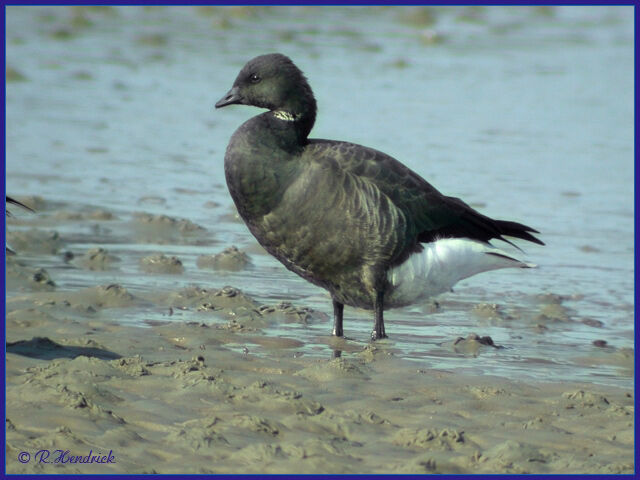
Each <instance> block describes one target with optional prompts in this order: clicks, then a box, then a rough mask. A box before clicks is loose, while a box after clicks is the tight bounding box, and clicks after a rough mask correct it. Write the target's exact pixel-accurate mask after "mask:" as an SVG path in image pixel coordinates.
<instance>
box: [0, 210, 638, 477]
mask: <svg viewBox="0 0 640 480" xmlns="http://www.w3.org/2000/svg"><path fill="white" fill-rule="evenodd" d="M24 200H25V202H27V201H28V200H29V199H24ZM92 215H93V213H87V214H84V215H80V217H79V218H78V219H76V220H77V221H82V220H86V217H90V216H92ZM56 216H57V217H58V218H59V215H58V214H50V215H42V216H41V220H40V225H38V228H32V229H26V230H24V231H26V232H30V233H28V235H26V234H24V233H23V230H18V231H16V227H12V226H11V225H10V226H9V230H10V234H9V240H10V241H13V242H14V248H18V247H21V248H24V249H26V251H29V249H31V251H32V252H33V251H35V252H41V253H39V255H45V256H47V255H54V256H53V258H54V259H58V261H59V262H63V260H64V258H67V260H69V261H70V262H71V263H72V264H73V265H76V266H77V268H82V269H84V271H86V272H88V273H87V275H89V274H90V272H95V271H100V270H101V269H105V268H107V269H108V268H117V265H118V257H117V256H114V255H111V254H108V252H106V250H104V249H103V250H99V249H90V250H89V251H88V252H87V253H86V254H85V255H77V256H73V255H71V256H73V257H74V258H69V257H70V255H66V256H65V255H64V254H63V253H62V252H64V239H61V236H60V235H58V234H56V233H55V231H53V232H52V231H50V230H47V229H46V225H47V218H51V217H53V218H56ZM114 217H115V216H114ZM37 218H38V217H37V216H36V217H31V218H30V219H27V220H28V221H30V222H32V223H35V224H37V223H38V220H37ZM136 218H142V219H143V220H142V224H145V225H147V226H149V222H150V224H151V225H152V228H153V229H156V227H157V226H158V224H161V225H165V224H167V223H172V222H169V221H167V219H160V218H157V219H155V220H153V219H152V220H149V217H146V216H143V217H140V216H138V217H136ZM21 221H25V220H24V218H22V220H20V219H17V220H14V222H15V224H19V223H20V222H21ZM101 221H103V222H109V221H111V220H101ZM173 224H175V225H178V224H177V223H175V222H173ZM176 228H177V229H180V228H181V227H179V226H176ZM134 230H135V229H134ZM186 230H189V231H192V230H193V228H188V229H186ZM12 231H13V232H12ZM174 233H175V232H168V233H167V235H168V236H171V235H173V234H174ZM25 236H27V237H28V238H26V240H25V241H24V242H23V243H20V242H19V241H16V240H19V239H21V238H23V237H25ZM159 248H160V247H159ZM219 250H221V252H222V253H219V254H216V255H217V256H216V255H212V257H211V258H215V259H216V261H215V262H214V266H213V267H212V265H210V264H209V263H208V262H204V265H203V266H204V268H217V267H220V265H219V264H220V263H222V267H221V268H226V269H234V268H236V267H237V268H244V267H243V266H246V264H247V257H246V255H241V254H240V253H239V251H238V250H236V249H232V248H229V249H219ZM42 252H44V253H42ZM51 252H55V254H52V253H51ZM25 255H26V252H25V251H24V250H23V251H20V250H18V254H17V255H15V256H9V257H8V259H7V276H8V277H7V281H8V285H9V288H10V289H11V291H12V292H13V293H12V294H11V295H10V296H9V298H8V299H7V320H6V322H7V360H6V365H7V399H6V402H7V403H6V404H7V427H6V428H7V429H6V434H7V472H8V473H11V474H18V473H65V474H73V473H86V474H90V473H91V474H92V473H162V474H171V473H174V474H178V473H240V472H242V473H476V474H477V473H632V472H633V458H634V457H633V446H634V444H633V419H634V408H633V404H634V402H633V396H632V392H631V390H629V389H620V388H614V387H604V386H598V385H590V384H578V383H574V384H571V383H566V382H565V383H541V382H532V381H516V380H511V379H506V378H501V377H496V376H486V375H485V376H470V375H467V374H461V373H460V372H456V371H452V370H444V369H431V368H426V367H425V366H424V364H422V365H420V364H418V363H416V362H411V361H408V360H406V359H403V358H400V355H398V351H397V349H395V348H394V342H393V339H390V340H385V341H379V342H376V343H375V344H369V345H366V344H364V346H363V344H362V343H357V342H354V341H351V340H349V339H335V338H331V337H330V336H329V335H327V336H326V337H323V338H321V339H318V342H319V343H323V344H325V345H327V346H330V347H331V348H327V349H326V351H327V352H331V349H333V350H334V351H335V352H341V354H342V356H341V357H335V358H334V357H333V356H332V355H331V354H330V353H327V354H326V355H308V354H302V353H301V352H302V350H303V347H304V344H303V342H301V341H300V340H299V339H296V338H291V337H283V336H268V335H266V334H265V333H266V332H267V331H268V330H269V329H270V328H274V327H276V326H277V325H279V324H283V323H287V322H302V323H304V322H320V323H324V324H326V326H327V332H328V331H329V323H330V319H329V317H328V316H327V315H326V314H323V313H321V312H316V311H313V310H312V309H309V308H305V307H304V306H301V305H292V304H289V303H274V304H271V305H261V304H260V302H257V301H256V300H254V299H253V298H251V297H250V296H249V295H247V294H245V293H243V291H242V290H241V289H238V288H235V287H231V286H229V287H224V288H221V289H215V288H208V287H207V285H192V286H189V287H183V288H177V289H175V290H173V291H170V292H161V291H154V290H153V289H152V288H151V289H149V291H148V292H146V293H143V294H139V293H136V294H133V293H131V292H129V291H128V290H127V288H126V287H125V286H124V285H119V284H96V285H94V286H89V287H79V288H68V289H65V290H62V289H60V288H58V287H57V286H56V284H55V281H53V280H52V279H51V278H50V275H49V274H48V273H47V271H46V269H38V268H35V267H34V266H33V265H30V263H33V258H36V257H29V256H28V255H27V256H25ZM148 257H151V256H148ZM29 258H31V262H30V261H29ZM38 258H45V257H38ZM145 258H147V257H145ZM154 258H156V257H154ZM157 258H161V259H164V260H162V261H155V262H148V264H149V265H155V266H156V267H157V268H156V267H154V268H148V265H147V267H145V266H143V265H138V268H140V274H141V275H150V276H151V277H153V275H159V274H161V273H162V272H164V273H165V274H170V275H171V274H175V273H177V272H176V271H175V266H176V263H175V261H172V260H171V258H172V255H171V254H170V253H167V254H164V255H163V254H159V256H157ZM222 259H224V262H222ZM233 259H236V261H237V263H234V262H233V261H232V260H233ZM170 260H171V261H170ZM52 261H53V260H52ZM163 265H164V266H165V267H166V268H161V267H162V266H163ZM247 275H249V273H247ZM555 300H556V303H554V301H553V299H549V298H547V299H546V300H545V302H546V303H545V305H546V306H544V307H543V308H544V309H546V310H545V312H546V313H544V314H542V313H541V314H540V315H541V316H540V319H541V321H542V320H543V316H544V318H546V320H547V321H549V322H552V321H561V320H562V319H561V318H559V317H562V315H563V313H564V310H563V309H562V308H561V306H560V303H559V301H558V299H555ZM553 305H557V306H556V307H553ZM143 308H146V309H148V311H152V312H155V315H153V316H150V317H152V318H150V319H149V320H148V321H147V322H146V323H147V326H146V327H134V326H128V325H124V324H122V322H120V321H119V318H120V317H121V316H122V315H123V314H126V312H127V311H131V310H135V309H143ZM186 313H189V315H186ZM474 313H475V314H477V315H478V316H479V317H481V318H491V317H494V316H499V315H500V308H499V306H497V305H492V304H480V305H478V306H477V307H476V309H474ZM179 314H182V315H183V316H185V318H188V319H189V320H188V321H184V322H183V321H180V320H177V321H176V316H177V315H179ZM165 319H166V320H165ZM194 319H195V321H194ZM391 333H392V332H391ZM500 347H501V346H500V345H496V344H494V343H493V341H492V340H491V339H490V338H489V337H486V336H482V335H469V336H467V337H466V338H463V337H460V338H457V339H456V338H452V339H451V345H450V348H451V349H452V350H453V351H455V352H457V353H459V354H461V355H465V356H469V357H478V355H480V358H481V356H482V354H483V352H485V351H487V350H485V349H489V350H492V349H499V348H500ZM602 347H603V351H606V349H607V348H609V347H607V346H606V344H605V345H602ZM631 355H632V354H631ZM618 357H619V358H620V359H621V360H620V361H621V363H622V364H624V365H627V366H628V365H629V363H630V360H629V359H628V355H627V358H626V360H625V352H622V351H611V352H610V355H609V357H608V359H609V360H608V361H610V362H611V361H613V360H612V359H614V358H618ZM43 449H44V450H48V451H50V452H51V456H50V457H49V459H48V460H49V462H51V463H45V462H39V461H38V459H40V458H42V456H41V455H42V454H39V455H40V456H38V454H37V453H36V452H38V451H40V450H43ZM57 449H60V450H63V451H66V450H68V451H69V454H67V457H65V458H67V459H69V458H71V457H70V456H81V457H84V456H87V455H98V456H103V455H104V456H105V458H107V459H109V458H110V459H111V461H110V462H108V463H69V462H67V463H55V462H54V459H56V458H57V456H56V454H54V450H57ZM21 452H27V453H29V454H30V456H31V458H30V461H29V462H27V463H20V462H19V460H18V458H19V456H20V455H23V456H22V457H20V458H22V459H23V460H24V454H22V453H21ZM109 455H111V457H109Z"/></svg>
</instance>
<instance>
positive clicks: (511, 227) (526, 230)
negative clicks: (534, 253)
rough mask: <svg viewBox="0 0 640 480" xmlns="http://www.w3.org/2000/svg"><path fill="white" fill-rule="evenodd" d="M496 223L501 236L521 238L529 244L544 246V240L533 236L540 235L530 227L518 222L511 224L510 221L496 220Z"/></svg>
mask: <svg viewBox="0 0 640 480" xmlns="http://www.w3.org/2000/svg"><path fill="white" fill-rule="evenodd" d="M495 222H496V224H497V225H498V228H499V229H500V234H501V235H507V236H509V237H515V238H520V239H522V240H527V241H529V242H533V243H537V244H538V245H544V242H543V241H542V240H540V239H538V238H536V237H534V236H533V235H531V233H540V232H538V231H537V230H535V229H533V228H531V227H528V226H526V225H523V224H521V223H518V222H511V221H508V220H496V221H495ZM509 243H511V242H509Z"/></svg>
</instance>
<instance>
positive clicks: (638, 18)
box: [0, 0, 640, 480]
mask: <svg viewBox="0 0 640 480" xmlns="http://www.w3.org/2000/svg"><path fill="white" fill-rule="evenodd" d="M145 4H149V5H183V4H182V3H179V2H170V1H169V2H168V1H166V0H159V1H157V2H130V1H113V2H105V1H102V0H97V1H96V0H94V1H84V2H82V1H66V2H61V1H21V2H18V1H10V2H2V12H1V14H0V15H1V17H2V28H3V33H4V32H6V6H9V5H20V6H28V5H61V6H62V5H145ZM184 5H274V6H286V5H354V6H357V5H393V6H403V5H404V6H407V5H454V6H455V5H505V6H506V5H554V6H567V5H569V6H571V5H573V6H578V5H580V6H588V5H593V6H598V5H607V6H609V5H617V6H624V5H628V6H634V7H635V8H634V22H635V32H636V34H635V35H634V43H635V47H636V48H635V50H634V58H635V66H636V71H637V65H638V48H637V47H638V36H637V31H638V27H640V15H639V13H638V9H639V7H638V5H637V4H636V2H634V1H632V0H627V1H615V2H604V1H580V0H570V1H567V0H564V1H561V2H554V1H550V0H542V1H535V2H496V1H491V2H455V1H446V0H445V1H440V2H433V1H432V2H425V1H406V0H405V1H402V2H398V3H394V2H390V1H388V0H387V1H376V0H369V1H353V0H352V1H348V2H335V1H325V2H319V1H283V0H278V1H266V0H265V1H251V2H228V1H227V2H220V1H191V2H185V3H184ZM2 39H3V47H4V48H2V65H3V66H4V71H5V72H6V37H5V35H3V36H2ZM634 80H635V78H634ZM1 88H2V98H3V109H4V106H5V105H6V82H5V83H3V84H2V87H1ZM638 104H639V102H638V84H637V82H635V109H634V119H635V138H636V139H637V138H638V134H639V133H640V128H639V125H638ZM2 126H3V132H2V151H3V169H2V189H3V191H5V195H6V111H5V115H4V116H3V119H2ZM634 153H635V159H636V161H637V159H638V158H639V156H640V149H639V148H638V143H637V141H635V142H634ZM635 165H636V164H635V163H634V167H635ZM638 181H639V178H638V169H637V168H634V185H636V186H637V185H638ZM639 205H640V196H639V195H638V190H637V189H634V234H635V235H636V239H637V232H638V228H637V227H638V219H637V212H638V210H639V209H638V206H639ZM3 224H4V228H3V229H2V232H0V235H1V238H2V239H3V240H4V243H5V244H6V238H5V237H6V234H5V232H6V218H5V217H4V216H3ZM634 245H637V242H636V243H635V244H634ZM3 267H4V268H3V270H2V276H1V281H2V286H3V287H5V285H6V253H4V257H3ZM634 267H635V271H634V280H635V282H634V283H635V285H637V283H638V282H637V280H638V269H639V267H640V259H639V258H638V255H637V247H636V248H634ZM4 290H5V301H3V302H2V306H3V312H4V318H5V319H6V288H5V289H4ZM637 300H638V295H637V289H636V290H635V292H634V302H635V304H636V305H637ZM637 323H638V322H637V313H636V312H635V310H634V326H635V325H637ZM634 335H635V342H634V364H635V372H637V371H638V364H639V363H640V362H639V361H638V357H637V356H636V355H635V351H636V350H637V347H638V331H637V329H636V330H634ZM2 343H3V348H4V358H3V360H4V359H6V322H5V325H4V328H2ZM0 368H1V371H2V374H3V378H4V380H5V381H4V388H5V398H6V372H5V362H4V361H3V362H2V366H1V367H0ZM638 391H639V387H638V385H637V383H635V382H634V402H635V403H636V406H637V398H638ZM2 412H3V416H4V418H5V420H6V404H5V402H2ZM637 426H638V423H637V417H635V416H634V431H637ZM636 438H637V437H636ZM2 440H3V443H2V447H3V448H0V458H1V461H2V467H3V469H2V473H0V476H1V478H20V479H39V478H41V477H43V476H44V477H48V476H56V475H53V474H51V475H50V474H46V475H7V473H6V449H5V448H4V447H5V445H6V430H3V432H2ZM639 457H640V455H638V447H637V444H635V471H636V472H638V459H639ZM67 476H72V477H74V478H92V477H99V478H101V479H110V478H116V479H122V478H127V479H129V478H131V479H148V478H149V475H128V474H122V475H102V474H96V475H67ZM162 476H166V477H178V476H180V477H181V476H188V477H189V478H210V477H211V476H210V475H162ZM302 476H303V477H305V478H307V479H315V478H323V479H324V478H333V479H339V478H350V477H356V476H359V477H363V476H365V475H215V477H220V478H246V479H251V478H263V477H276V478H297V477H302ZM366 476H370V475H366ZM567 476H579V477H590V478H616V479H618V478H633V477H635V476H634V475H570V474H567V475H527V476H526V477H527V478H530V479H534V478H541V479H545V480H554V479H564V478H566V477H567ZM397 477H402V478H406V479H418V478H423V476H421V475H376V478H381V479H382V478H397ZM441 477H444V478H454V479H455V478H467V477H469V475H442V476H439V478H441ZM482 477H500V478H509V477H516V475H504V474H500V475H498V474H496V475H482ZM518 477H519V476H518Z"/></svg>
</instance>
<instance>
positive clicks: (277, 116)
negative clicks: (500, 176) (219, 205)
mask: <svg viewBox="0 0 640 480" xmlns="http://www.w3.org/2000/svg"><path fill="white" fill-rule="evenodd" d="M233 104H242V105H253V106H255V107H260V108H266V109H267V110H268V111H267V112H264V113H261V114H260V115H257V116H255V117H253V118H251V119H249V120H248V121H246V122H245V123H244V124H242V125H241V126H240V128H238V130H236V132H235V133H234V134H233V136H232V137H231V140H230V141H229V146H228V147H227V151H226V154H225V157H224V170H225V176H226V179H227V185H228V187H229V191H230V192H231V197H232V198H233V201H234V202H235V204H236V207H237V208H238V212H239V213H240V216H241V217H242V219H243V220H244V221H245V223H246V224H247V226H248V227H249V230H250V231H251V233H252V234H253V235H254V236H255V237H256V239H257V240H258V242H260V244H261V245H262V246H263V247H264V248H265V249H266V250H267V252H269V253H270V254H271V255H273V256H274V257H276V258H277V259H278V260H280V262H282V263H283V264H284V266H285V267H287V268H288V269H289V270H291V271H293V272H295V273H297V274H298V275H300V276H301V277H303V278H305V279H306V280H308V281H310V282H311V283H313V284H315V285H318V286H320V287H323V288H325V289H327V290H328V291H329V293H330V294H331V298H332V300H333V313H334V324H333V334H334V335H337V336H342V335H343V329H342V314H343V309H344V306H345V305H351V306H354V307H360V308H365V309H368V310H373V311H374V328H373V332H372V334H371V338H372V339H373V340H376V339H379V338H384V337H386V334H385V328H384V320H383V311H384V310H385V309H389V308H395V307H401V306H405V305H409V304H411V303H413V302H416V301H419V300H424V299H427V298H429V297H432V296H435V295H438V294H440V293H443V292H447V291H450V290H451V288H452V287H453V285H454V284H455V283H456V282H458V281H459V280H462V279H463V278H467V277H469V276H471V275H475V274H476V273H480V272H484V271H488V270H494V269H498V268H507V267H521V268H527V267H533V266H534V265H532V264H529V263H525V262H523V261H521V260H518V259H517V258H515V257H513V256H512V255H511V254H509V253H507V252H505V251H502V250H499V249H497V248H495V247H494V246H492V245H491V244H490V243H489V240H491V239H493V238H496V239H500V240H503V241H505V242H508V243H510V244H512V243H511V242H510V241H509V240H507V239H505V238H504V237H503V236H505V235H506V236H511V237H515V238H520V239H523V240H528V241H530V242H534V243H538V244H540V245H544V243H543V242H541V241H540V240H539V239H537V238H536V237H534V236H533V235H531V233H538V232H537V230H534V229H532V228H530V227H527V226H526V225H522V224H520V223H516V222H510V221H504V220H493V219H491V218H489V217H486V216H484V215H482V214H480V213H478V212H476V211H475V210H474V209H473V208H471V207H470V206H469V205H467V204H466V203H464V202H463V201H462V200H460V199H458V198H454V197H447V196H444V195H443V194H441V193H440V192H439V191H438V190H436V189H435V188H434V187H433V186H431V185H430V184H429V183H428V182H427V181H426V180H424V179H423V178H422V177H420V176H419V175H418V174H417V173H415V172H413V171H411V170H410V169H409V168H407V167H406V166H404V165H403V164H402V163H400V162H399V161H397V160H396V159H394V158H392V157H390V156H389V155H386V154H384V153H382V152H379V151H377V150H374V149H372V148H368V147H364V146H361V145H355V144H353V143H348V142H340V141H335V140H319V139H310V138H308V135H309V132H310V131H311V128H312V127H313V124H314V121H315V117H316V101H315V98H314V96H313V92H312V91H311V87H310V86H309V84H308V83H307V79H306V78H305V76H304V74H303V73H302V72H301V71H300V69H298V67H296V66H295V65H294V64H293V62H292V61H291V59H289V58H288V57H286V56H285V55H282V54H279V53H274V54H269V55H261V56H259V57H256V58H254V59H253V60H250V61H249V62H248V63H247V64H246V65H245V66H244V67H243V68H242V70H241V71H240V73H239V74H238V77H237V78H236V80H235V82H234V83H233V87H232V88H231V90H230V91H229V92H228V93H227V94H226V95H225V96H224V97H222V98H221V99H220V101H218V102H217V103H216V108H220V107H225V106H227V105H233ZM530 232H531V233H530ZM512 245H513V244H512Z"/></svg>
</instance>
